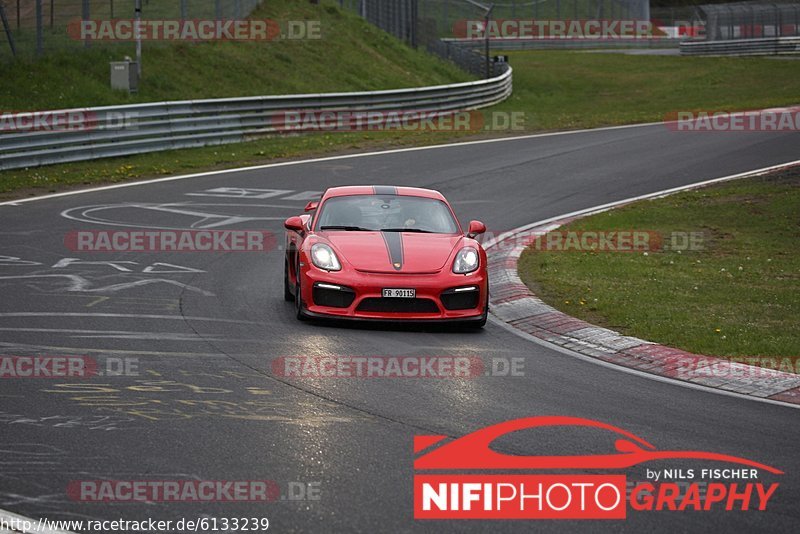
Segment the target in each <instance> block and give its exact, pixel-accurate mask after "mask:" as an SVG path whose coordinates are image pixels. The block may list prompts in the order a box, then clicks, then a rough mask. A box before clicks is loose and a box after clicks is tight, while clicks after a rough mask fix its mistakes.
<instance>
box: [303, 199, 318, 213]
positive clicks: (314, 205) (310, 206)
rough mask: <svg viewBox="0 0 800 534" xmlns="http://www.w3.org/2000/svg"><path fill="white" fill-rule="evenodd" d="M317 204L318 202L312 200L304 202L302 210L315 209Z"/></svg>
mask: <svg viewBox="0 0 800 534" xmlns="http://www.w3.org/2000/svg"><path fill="white" fill-rule="evenodd" d="M317 206H319V202H315V201H313V200H312V201H311V202H309V203H308V204H306V207H305V209H304V210H303V211H314V210H315V209H317Z"/></svg>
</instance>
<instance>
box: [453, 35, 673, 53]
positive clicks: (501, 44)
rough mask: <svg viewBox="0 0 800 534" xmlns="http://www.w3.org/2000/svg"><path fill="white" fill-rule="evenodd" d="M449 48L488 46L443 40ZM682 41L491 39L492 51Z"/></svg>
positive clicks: (636, 45) (651, 45)
mask: <svg viewBox="0 0 800 534" xmlns="http://www.w3.org/2000/svg"><path fill="white" fill-rule="evenodd" d="M442 41H443V42H444V43H446V44H447V45H449V46H457V47H462V48H472V49H476V50H478V49H480V50H483V48H484V47H485V46H486V41H485V40H483V39H466V38H459V39H442ZM679 42H680V39H671V38H665V37H653V38H650V39H644V38H641V39H591V38H587V39H489V47H490V49H491V50H502V51H513V50H551V49H594V48H598V49H599V48H677V47H678V43H679Z"/></svg>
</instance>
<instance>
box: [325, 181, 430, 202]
mask: <svg viewBox="0 0 800 534" xmlns="http://www.w3.org/2000/svg"><path fill="white" fill-rule="evenodd" d="M351 195H402V196H412V197H423V198H433V199H436V200H441V201H443V202H446V200H445V198H444V195H442V194H441V193H440V192H438V191H434V190H433V189H423V188H421V187H402V186H394V185H348V186H343V187H331V188H329V189H328V190H327V191H325V194H324V195H323V197H322V198H323V200H324V199H327V198H332V197H345V196H351Z"/></svg>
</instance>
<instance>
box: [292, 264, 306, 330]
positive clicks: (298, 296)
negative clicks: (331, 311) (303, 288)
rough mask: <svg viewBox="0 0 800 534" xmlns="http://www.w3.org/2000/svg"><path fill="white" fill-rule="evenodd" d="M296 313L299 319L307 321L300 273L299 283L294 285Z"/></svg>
mask: <svg viewBox="0 0 800 534" xmlns="http://www.w3.org/2000/svg"><path fill="white" fill-rule="evenodd" d="M294 313H295V317H297V320H298V321H305V320H306V315H305V313H303V294H302V293H301V292H300V275H299V274H298V276H297V283H296V284H295V285H294Z"/></svg>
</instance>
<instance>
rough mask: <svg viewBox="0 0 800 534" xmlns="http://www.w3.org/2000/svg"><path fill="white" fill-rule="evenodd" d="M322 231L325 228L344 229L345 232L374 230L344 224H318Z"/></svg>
mask: <svg viewBox="0 0 800 534" xmlns="http://www.w3.org/2000/svg"><path fill="white" fill-rule="evenodd" d="M319 229H320V230H322V231H325V230H344V231H346V232H374V231H375V230H370V229H369V228H361V227H360V226H344V225H339V226H337V225H331V226H320V228H319Z"/></svg>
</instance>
